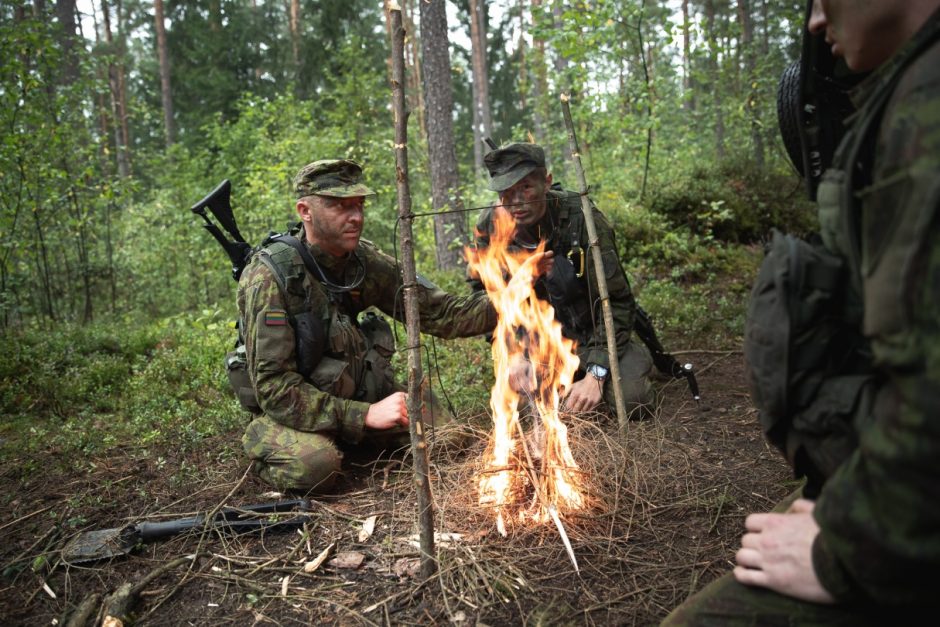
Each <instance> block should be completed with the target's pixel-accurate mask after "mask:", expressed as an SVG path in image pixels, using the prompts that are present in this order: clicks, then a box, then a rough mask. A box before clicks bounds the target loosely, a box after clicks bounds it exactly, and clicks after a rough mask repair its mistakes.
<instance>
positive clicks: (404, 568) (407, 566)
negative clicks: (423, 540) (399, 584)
mask: <svg viewBox="0 0 940 627" xmlns="http://www.w3.org/2000/svg"><path fill="white" fill-rule="evenodd" d="M419 570H421V558H418V557H402V558H399V559H397V560H395V563H394V564H392V572H393V573H395V574H396V575H398V576H399V577H416V576H417V575H418V571H419Z"/></svg>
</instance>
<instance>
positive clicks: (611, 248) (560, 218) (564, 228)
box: [470, 188, 636, 371]
mask: <svg viewBox="0 0 940 627" xmlns="http://www.w3.org/2000/svg"><path fill="white" fill-rule="evenodd" d="M546 196H547V198H546V210H545V215H544V216H543V217H542V220H541V221H540V222H539V224H538V225H536V226H532V227H530V228H529V230H530V231H532V230H534V231H535V233H536V236H538V235H542V238H541V239H547V240H548V243H547V245H546V250H552V251H554V253H555V259H556V263H561V262H562V261H561V260H564V259H566V258H567V257H568V253H569V252H570V251H572V250H573V249H574V248H578V247H580V248H581V249H583V250H582V251H580V252H579V251H577V250H575V251H573V255H572V262H573V263H574V265H575V271H577V270H579V268H580V264H581V262H582V260H583V264H584V276H583V277H582V278H580V279H577V278H576V279H574V280H575V281H576V285H574V286H572V288H573V289H572V290H571V291H572V292H573V293H575V294H578V295H579V296H578V301H579V302H575V303H572V304H571V306H569V307H564V306H561V307H560V306H559V304H558V303H557V302H555V300H554V299H551V298H549V294H548V289H547V287H546V283H545V280H544V278H540V279H539V280H538V281H537V282H536V286H535V287H536V293H537V294H538V295H539V297H540V298H542V299H543V300H549V301H551V302H552V305H553V306H555V317H556V319H557V320H558V321H559V322H561V325H562V331H563V333H564V334H565V336H567V337H568V338H570V339H572V340H575V341H576V342H577V352H578V357H579V358H580V360H581V365H580V369H581V370H582V371H583V370H584V368H586V367H587V364H598V365H601V366H604V367H605V368H609V367H610V359H609V357H608V352H607V331H606V330H605V326H604V315H603V310H602V308H601V303H600V300H599V296H598V295H599V291H598V288H597V279H596V276H595V272H594V263H593V260H592V258H591V253H590V252H589V250H588V242H589V240H588V234H587V226H586V225H585V222H584V218H583V216H582V214H581V197H580V196H579V195H578V194H576V193H574V192H569V191H563V190H560V189H557V188H552V189H550V190H548V192H547V193H546ZM591 207H592V210H593V216H594V226H595V229H596V231H597V238H598V244H599V246H600V250H601V257H602V259H603V263H604V272H605V274H606V278H607V291H608V293H609V294H610V305H611V310H612V313H613V320H614V326H615V327H616V330H615V331H616V333H615V335H616V338H617V352H618V354H619V355H624V354H625V351H626V350H627V349H626V347H627V343H628V342H629V341H630V334H631V331H632V330H633V324H634V320H635V316H636V301H635V300H634V298H633V292H632V291H631V290H630V283H629V281H628V280H627V276H626V274H625V273H624V271H623V267H622V266H621V265H620V259H619V257H618V254H617V243H616V240H615V238H614V231H613V229H612V228H611V226H610V223H609V222H608V221H607V218H606V217H605V216H604V214H602V213H601V212H600V211H599V210H598V209H597V208H596V207H594V205H593V203H591ZM492 223H493V210H492V209H487V210H486V211H484V212H483V213H482V214H481V215H480V219H479V220H478V221H477V225H476V245H477V246H478V247H481V248H486V247H487V246H489V241H490V238H489V234H490V233H491V232H492ZM546 234H547V235H546ZM470 285H471V287H472V288H473V289H474V290H482V289H484V288H483V284H482V282H480V281H479V280H477V279H471V280H470Z"/></svg>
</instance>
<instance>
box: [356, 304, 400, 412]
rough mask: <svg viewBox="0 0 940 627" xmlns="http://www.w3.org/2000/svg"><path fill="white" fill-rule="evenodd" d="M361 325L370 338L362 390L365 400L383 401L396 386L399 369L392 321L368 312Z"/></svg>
mask: <svg viewBox="0 0 940 627" xmlns="http://www.w3.org/2000/svg"><path fill="white" fill-rule="evenodd" d="M359 328H360V330H361V331H362V333H363V335H364V336H365V338H366V347H367V350H366V356H365V364H366V366H365V372H364V374H363V380H362V387H361V390H360V393H361V395H362V396H363V398H364V400H367V401H368V402H370V403H374V402H376V401H380V400H382V399H383V398H385V397H386V396H388V395H389V394H391V393H392V392H393V391H394V389H395V372H394V370H393V368H392V362H391V358H392V355H394V354H395V336H394V334H393V333H392V327H391V325H389V323H388V321H387V320H386V319H385V318H384V317H382V316H379V315H377V314H376V313H375V312H372V311H367V312H366V313H365V314H364V315H363V317H362V320H360V321H359Z"/></svg>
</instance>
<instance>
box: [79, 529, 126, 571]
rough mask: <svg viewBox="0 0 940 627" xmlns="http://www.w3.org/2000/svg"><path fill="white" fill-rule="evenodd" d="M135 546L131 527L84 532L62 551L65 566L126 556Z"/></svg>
mask: <svg viewBox="0 0 940 627" xmlns="http://www.w3.org/2000/svg"><path fill="white" fill-rule="evenodd" d="M135 544H136V541H135V538H134V531H133V527H118V528H115V529H97V530H95V531H85V532H82V533H80V534H78V535H77V536H75V537H74V538H72V539H71V540H69V542H68V544H66V545H65V547H64V548H63V549H62V560H63V561H64V562H65V563H66V564H81V563H84V562H93V561H96V560H102V559H108V558H109V557H117V556H119V555H126V554H127V553H129V552H130V550H131V549H133V548H134V545H135Z"/></svg>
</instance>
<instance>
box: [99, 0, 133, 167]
mask: <svg viewBox="0 0 940 627" xmlns="http://www.w3.org/2000/svg"><path fill="white" fill-rule="evenodd" d="M101 16H102V19H103V20H104V22H103V27H104V40H105V43H106V44H107V50H108V56H109V57H110V58H109V59H108V86H109V87H110V92H111V118H112V122H113V124H114V152H115V155H116V157H117V164H118V174H120V175H121V177H123V178H126V177H128V176H130V174H131V167H130V159H129V158H128V155H127V145H126V144H125V143H124V133H123V132H122V131H121V110H120V100H121V98H120V94H119V92H120V80H119V79H118V69H117V65H116V64H115V63H114V59H115V57H116V54H115V53H116V50H115V49H114V39H113V37H112V36H111V7H110V6H108V0H101Z"/></svg>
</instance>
